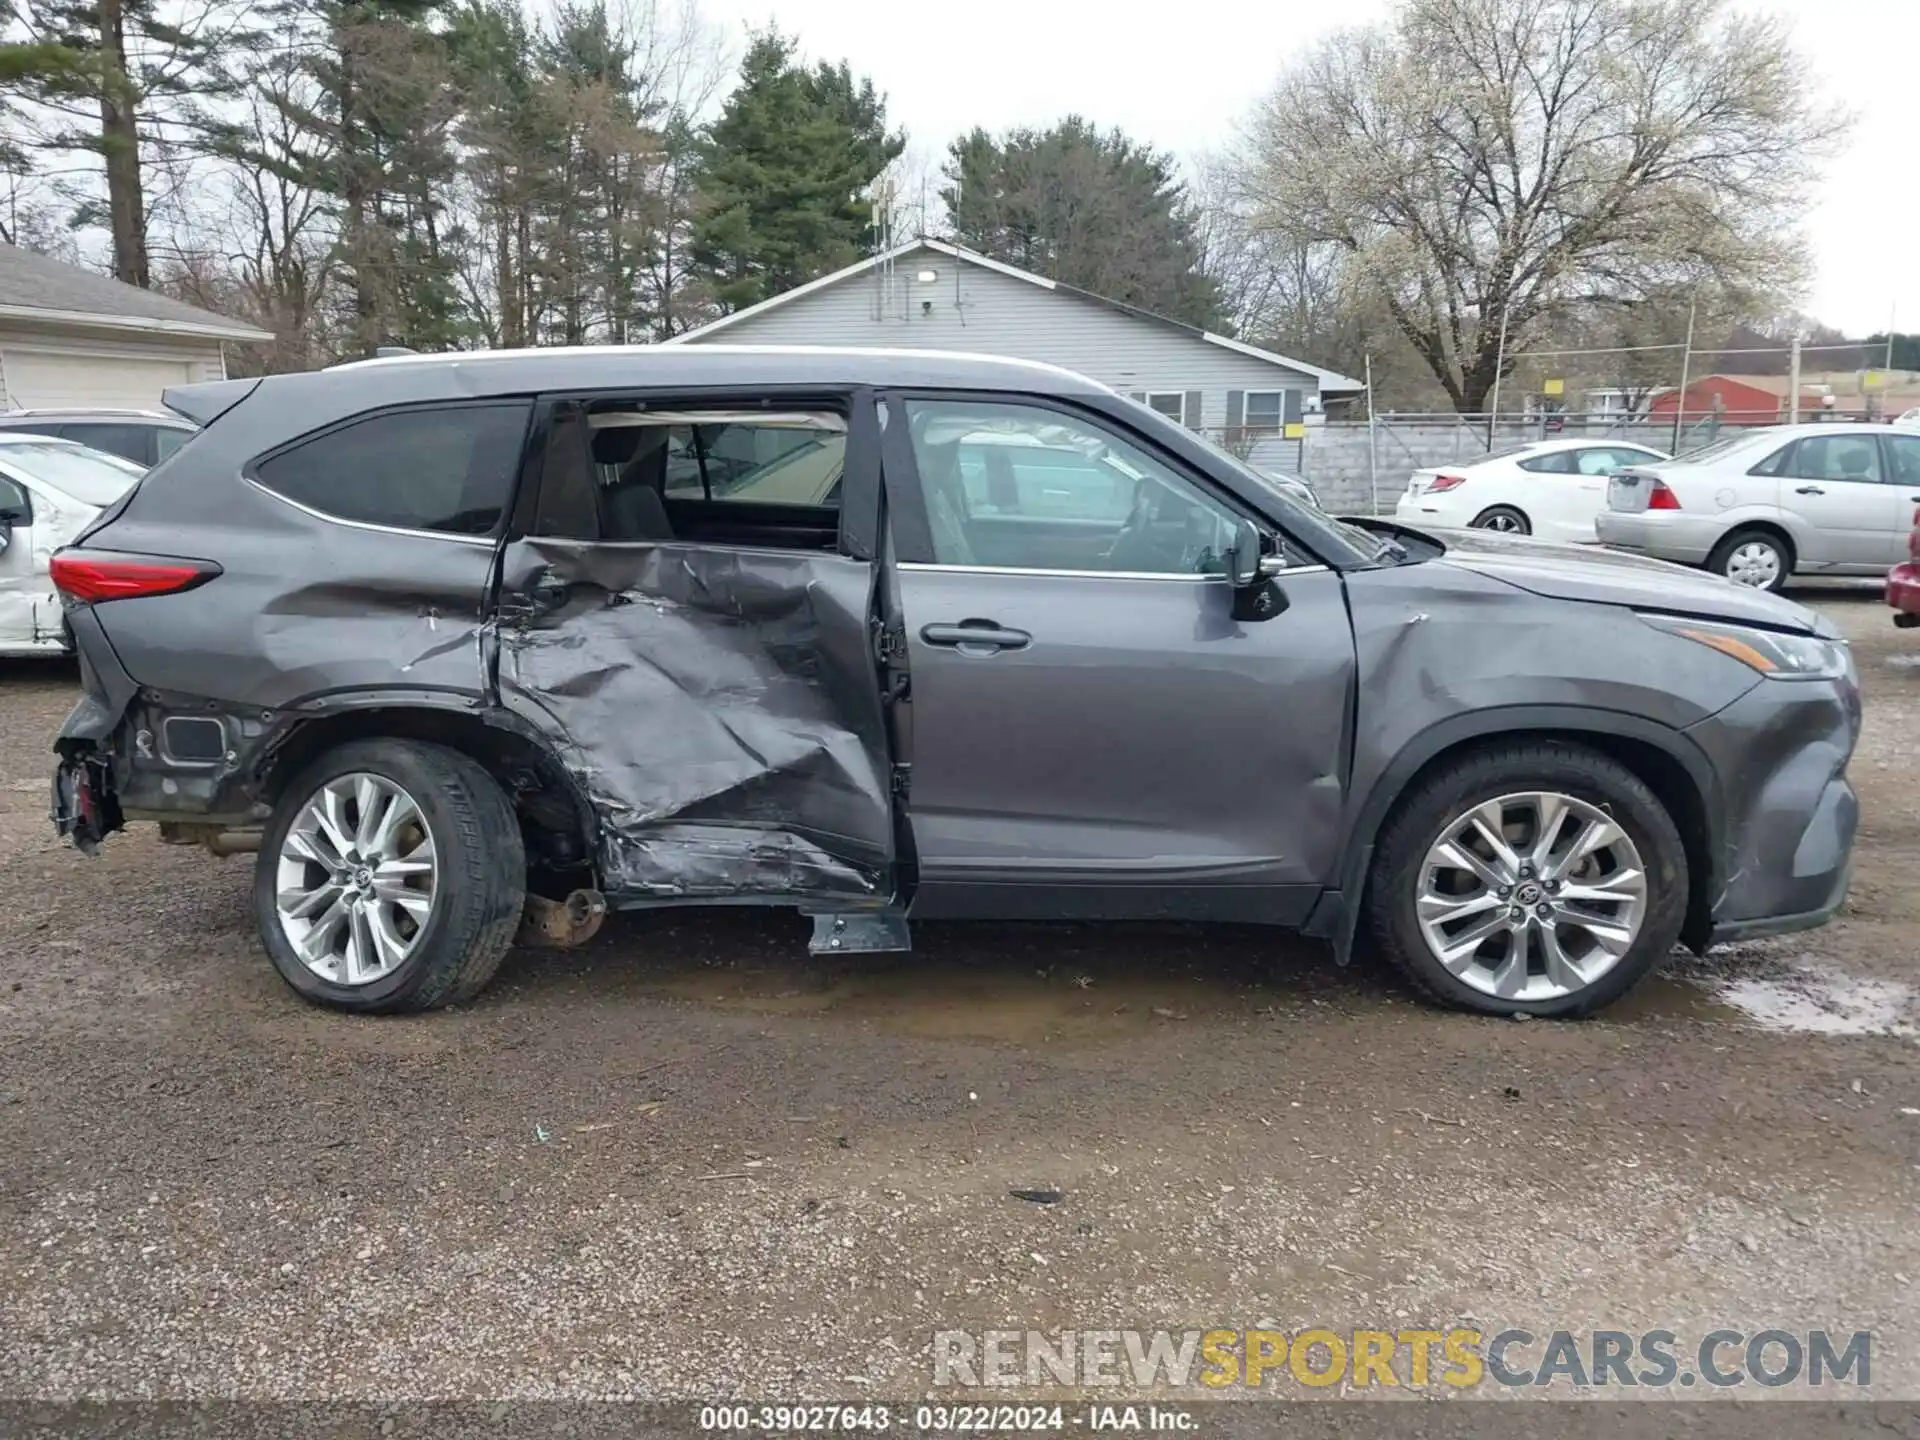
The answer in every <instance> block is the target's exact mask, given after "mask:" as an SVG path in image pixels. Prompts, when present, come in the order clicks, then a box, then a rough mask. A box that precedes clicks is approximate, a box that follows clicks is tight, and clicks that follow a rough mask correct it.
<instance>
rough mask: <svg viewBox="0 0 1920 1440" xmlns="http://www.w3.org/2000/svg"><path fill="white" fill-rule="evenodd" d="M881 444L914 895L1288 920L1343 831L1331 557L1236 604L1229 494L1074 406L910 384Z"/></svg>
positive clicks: (1026, 910) (960, 904)
mask: <svg viewBox="0 0 1920 1440" xmlns="http://www.w3.org/2000/svg"><path fill="white" fill-rule="evenodd" d="M886 439H887V457H886V458H887V494H888V503H889V507H890V510H891V513H892V516H893V541H894V545H895V548H896V551H897V553H898V554H899V556H900V560H901V563H900V564H899V565H898V567H897V576H898V586H899V600H900V606H901V613H902V618H903V620H904V630H905V640H906V648H907V660H908V665H907V668H908V671H909V676H910V696H911V699H910V701H909V708H910V709H911V712H912V714H911V725H910V730H909V733H910V735H911V750H910V753H909V756H908V759H909V762H910V788H909V800H908V807H907V808H908V814H909V816H910V819H911V827H912V834H913V841H914V846H915V849H916V852H917V856H918V863H919V875H920V888H919V891H918V895H917V898H916V900H915V903H914V909H913V913H914V914H915V915H916V916H928V915H941V914H1000V915H1021V914H1031V915H1036V916H1046V917H1074V916H1091V917H1103V916H1104V917H1114V918H1123V917H1142V916H1146V917H1152V916H1201V917H1216V918H1240V919H1251V920H1274V921H1280V922H1285V923H1294V922H1297V921H1298V920H1300V919H1301V918H1303V917H1304V915H1305V912H1306V909H1307V907H1308V906H1309V905H1310V904H1311V902H1312V900H1313V898H1314V896H1315V895H1316V894H1317V891H1318V888H1319V887H1320V886H1321V885H1323V884H1325V883H1327V882H1328V881H1329V879H1330V877H1331V876H1332V873H1333V869H1334V865H1335V856H1336V851H1337V842H1338V840H1339V838H1340V834H1341V832H1340V815H1341V811H1342V808H1343V800H1344V780H1345V767H1344V760H1345V752H1346V746H1345V738H1346V734H1347V727H1348V724H1349V719H1350V714H1351V705H1352V690H1353V669H1354V657H1353V640H1352V633H1351V628H1350V626H1349V623H1348V620H1347V614H1346V606H1345V601H1344V598H1343V596H1342V593H1341V581H1340V577H1339V576H1338V575H1336V574H1334V573H1332V572H1330V571H1328V570H1326V569H1324V568H1322V567H1320V566H1317V565H1313V564H1309V563H1304V561H1303V562H1302V563H1299V564H1297V565H1296V566H1294V567H1292V568H1290V570H1289V572H1288V573H1284V574H1282V575H1281V576H1279V577H1278V584H1279V586H1280V587H1281V589H1282V590H1283V592H1284V594H1285V597H1286V601H1287V608H1286V609H1285V610H1284V611H1283V612H1282V613H1280V614H1278V615H1276V616H1274V617H1273V618H1270V619H1267V620H1264V621H1258V622H1247V621H1241V620H1237V619H1236V618H1235V617H1234V615H1233V594H1232V590H1231V587H1230V586H1229V585H1228V583H1227V581H1226V579H1225V578H1224V575H1223V573H1222V572H1223V569H1224V566H1223V564H1222V552H1223V549H1224V546H1225V543H1226V539H1227V536H1228V535H1229V533H1230V530H1231V526H1232V524H1233V523H1234V521H1235V519H1236V518H1237V512H1236V511H1235V509H1234V508H1233V507H1232V505H1231V504H1230V503H1229V502H1228V501H1227V500H1226V499H1225V498H1224V497H1223V496H1221V495H1219V494H1217V493H1215V492H1213V491H1212V490H1210V489H1209V488H1208V487H1207V485H1206V484H1205V481H1204V478H1203V477H1200V476H1196V475H1194V474H1192V473H1190V472H1188V471H1186V470H1184V469H1183V468H1182V467H1181V466H1180V465H1179V464H1178V463H1177V462H1175V461H1174V460H1173V459H1172V457H1169V456H1166V455H1163V454H1161V453H1159V452H1157V451H1155V450H1153V449H1151V448H1150V446H1149V445H1148V443H1147V442H1146V441H1144V440H1142V439H1139V438H1137V437H1133V436H1130V435H1128V434H1125V433H1122V431H1121V430H1120V429H1119V428H1118V427H1117V426H1115V425H1113V424H1111V423H1110V422H1108V421H1107V420H1106V419H1104V418H1100V417H1096V416H1093V415H1092V414H1090V413H1087V412H1082V411H1078V410H1074V409H1071V408H1068V407H1064V406H1055V405H1052V404H1049V403H1046V402H1042V401H1038V400H1034V401H1021V402H1008V401H1006V400H1004V399H982V400H978V401H975V400H962V399H953V398H936V397H931V396H929V397H925V398H916V397H912V396H907V397H900V398H894V399H891V400H890V401H889V403H888V418H887V429H886ZM996 455H998V456H1004V457H1005V458H1006V460H1007V462H1008V468H1009V469H1010V470H1011V471H1012V476H1013V483H1012V484H1011V485H1005V484H1002V485H1001V486H1000V487H998V488H997V489H996V487H995V486H994V485H993V484H992V483H991V482H992V469H991V468H990V467H989V465H988V463H987V457H990V456H996ZM1117 491H1118V493H1116V492H1117ZM1296 558H1298V557H1296Z"/></svg>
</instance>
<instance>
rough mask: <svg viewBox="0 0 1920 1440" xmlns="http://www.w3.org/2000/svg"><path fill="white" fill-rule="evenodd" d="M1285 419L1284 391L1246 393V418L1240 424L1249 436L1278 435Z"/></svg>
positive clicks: (1285, 396)
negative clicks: (1243, 425) (1242, 424)
mask: <svg viewBox="0 0 1920 1440" xmlns="http://www.w3.org/2000/svg"><path fill="white" fill-rule="evenodd" d="M1286 417H1287V395H1286V392H1285V391H1284V390H1249V391H1247V410H1246V418H1245V420H1244V421H1243V422H1242V423H1244V424H1245V426H1246V430H1247V433H1248V434H1249V435H1278V434H1279V433H1280V429H1281V426H1282V425H1283V424H1284V423H1285V421H1286Z"/></svg>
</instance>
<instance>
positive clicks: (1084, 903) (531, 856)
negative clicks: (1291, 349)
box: [53, 346, 1860, 1015]
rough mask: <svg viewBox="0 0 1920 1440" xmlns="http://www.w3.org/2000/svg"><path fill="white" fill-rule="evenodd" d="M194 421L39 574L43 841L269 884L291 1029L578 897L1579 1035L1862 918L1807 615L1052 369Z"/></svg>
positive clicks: (796, 357) (453, 377) (546, 923)
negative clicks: (215, 864) (1767, 950)
mask: <svg viewBox="0 0 1920 1440" xmlns="http://www.w3.org/2000/svg"><path fill="white" fill-rule="evenodd" d="M168 403H169V404H170V405H171V406H172V407H173V408H174V409H175V410H177V411H178V412H180V413H181V414H183V415H185V416H187V417H188V418H189V419H191V420H193V421H194V422H195V423H197V424H199V425H201V426H203V427H204V428H203V429H202V431H201V433H200V434H199V436H198V438H197V439H196V440H195V441H194V443H193V444H192V445H190V446H188V447H186V448H185V449H183V450H181V451H180V452H179V453H178V454H177V455H175V456H173V457H172V458H170V459H168V460H166V461H164V462H163V463H162V464H161V465H160V466H159V467H158V468H156V469H155V470H154V471H152V472H151V473H150V474H149V475H148V476H147V477H146V478H145V479H144V480H143V481H142V482H141V483H140V484H139V485H138V487H136V488H135V489H134V490H133V491H132V492H131V493H130V495H129V496H128V497H127V498H126V499H125V500H124V501H123V502H121V503H120V504H119V505H117V506H115V507H114V508H112V509H111V510H109V511H108V512H106V513H105V514H104V515H103V516H102V517H101V518H100V519H99V520H98V521H97V522H96V523H95V524H94V525H93V526H92V527H91V528H90V529H89V530H88V531H87V532H86V533H85V534H84V535H82V536H81V538H80V540H79V541H78V543H77V544H76V545H75V546H74V547H73V548H70V549H68V550H65V551H63V552H61V553H60V554H59V555H58V556H56V557H55V559H54V561H53V576H54V580H55V583H56V584H57V585H58V587H59V588H60V590H61V591H62V593H63V594H64V596H65V599H66V604H67V615H68V619H69V622H70V623H71V626H72V629H73V635H74V639H75V642H76V645H77V647H78V650H79V653H80V656H81V660H82V675H83V680H84V688H85V693H84V698H83V699H82V700H81V702H80V703H79V705H78V706H77V707H76V708H75V709H74V711H73V713H72V715H71V716H70V717H69V719H68V720H67V722H66V724H65V726H64V728H63V729H62V731H61V732H60V736H59V738H58V741H57V745H56V748H57V751H58V754H59V757H60V758H59V764H58V770H57V774H56V778H55V782H54V820H55V823H56V824H57V826H58V828H59V829H60V831H61V833H63V834H65V835H67V836H70V837H71V838H72V839H73V841H74V842H75V843H76V844H78V845H79V846H80V847H81V848H82V849H84V850H89V851H90V850H93V849H94V848H96V847H97V846H98V845H99V843H100V842H101V841H102V840H103V839H104V837H105V836H106V835H107V834H108V833H109V832H111V831H114V830H117V829H119V828H120V827H121V826H122V825H123V824H124V823H125V822H127V821H129V820H151V821H157V822H159V824H160V826H161V830H162V834H163V836H164V837H165V838H167V839H170V840H174V841H182V842H190V843H204V844H206V845H207V846H209V847H210V848H212V849H213V850H214V851H215V852H216V853H221V854H231V853H234V852H239V851H257V852H258V854H257V861H256V870H255V884H254V909H255V912H256V916H257V919H258V922H259V927H260V934H261V937H262V939H263V941H264V942H265V945H266V949H267V953H268V955H269V956H270V957H271V958H272V961H273V964H274V965H275V967H276V968H277V969H278V970H279V972H280V973H281V975H282V976H284V977H285V978H286V980H287V981H288V983H289V984H291V985H292V986H293V987H294V988H295V989H296V990H298V991H299V992H300V993H301V994H302V995H304V996H306V997H308V998H309V999H312V1000H315V1001H318V1002H321V1003H324V1004H328V1005H334V1006H338V1007H340V1008H342V1009H346V1010H357V1011H397V1010H417V1009H423V1008H427V1007H431V1006H436V1005H441V1004H445V1003H447V1002H450V1001H458V1000H462V999H465V998H467V997H469V996H472V995H473V994H475V993H476V992H477V991H479V990H480V989H481V987H483V986H484V985H485V984H486V983H487V981H488V979H489V977H490V976H491V975H492V974H493V972H494V970H495V968H496V966H498V964H499V963H500V960H501V957H502V955H503V954H504V953H505V951H506V950H507V948H508V947H509V945H510V944H512V943H513V941H514V938H515V936H516V933H518V934H519V935H521V936H522V937H523V938H526V939H533V940H545V941H547V942H549V943H566V942H569V941H573V940H577V939H579V938H582V937H583V936H584V935H585V934H587V933H589V932H591V930H592V929H593V928H594V927H595V926H596V925H597V924H598V923H599V919H600V917H601V915H602V914H603V913H604V912H605V910H606V909H607V908H608V907H612V908H616V909H618V908H637V907H649V906H661V905H720V904H728V905H740V904H746V905H781V906H789V907H793V908H796V909H798V910H799V911H801V912H802V913H804V914H806V915H809V916H811V917H813V925H814V942H813V943H814V946H815V948H817V949H821V950H831V951H839V952H848V951H861V950H879V949H904V948H906V947H907V945H908V940H909V924H910V922H911V921H913V920H918V919H929V918H941V919H952V918H969V919H980V920H1000V919H1034V918H1043V919H1049V920H1056V919H1100V920H1128V919H1169V918H1172V919H1181V920H1222V921H1240V922H1258V923H1263V924H1272V925H1280V926H1289V927H1295V928H1298V929H1301V930H1304V931H1305V932H1306V933H1307V934H1309V935H1312V936H1317V937H1321V938H1323V939H1325V940H1326V941H1328V942H1329V943H1330V944H1331V946H1332V948H1333V950H1334V952H1335V953H1336V955H1337V956H1338V957H1339V958H1340V959H1342V960H1343V961H1344V960H1345V959H1346V958H1347V956H1348V955H1349V953H1350V952H1351V950H1352V949H1353V947H1354V945H1355V941H1356V936H1357V935H1359V934H1370V935H1371V937H1372V939H1373V941H1375V942H1376V943H1377V945H1378V947H1379V949H1380V950H1381V951H1382V952H1383V953H1384V954H1385V955H1386V956H1387V957H1388V958H1389V959H1391V960H1392V961H1393V963H1394V964H1396V965H1397V966H1398V967H1399V968H1400V969H1401V970H1403V971H1404V972H1405V974H1406V975H1407V977H1408V978H1409V979H1410V980H1411V981H1412V982H1413V983H1414V984H1415V985H1416V986H1418V987H1419V988H1420V989H1421V990H1422V991H1424V992H1425V993H1427V994H1428V995H1430V996H1432V997H1434V998H1436V999H1438V1000H1441V1001H1444V1002H1448V1003H1451V1004H1456V1005H1461V1006H1466V1007H1469V1008H1473V1009H1478V1010H1484V1011H1492V1012H1496V1013H1514V1012H1526V1013H1530V1014H1534V1015H1575V1014H1581V1013H1584V1012H1587V1011H1590V1010H1593V1009H1595V1008H1597V1007H1599V1006H1602V1005H1605V1004H1606V1003H1608V1002H1609V1001H1611V1000H1613V999H1615V998H1616V997H1618V996H1619V995H1620V994H1621V993H1623V992H1624V991H1625V990H1626V989H1627V988H1628V987H1629V986H1631V985H1632V984H1633V983H1634V982H1635V981H1636V980H1637V979H1639V978H1640V977H1641V976H1642V975H1644V974H1645V973H1646V972H1647V971H1648V969H1649V968H1651V967H1652V966H1653V965H1655V964H1656V963H1657V962H1658V961H1659V960H1660V958H1661V957H1662V956H1663V955H1665V954H1666V953H1667V952H1668V951H1669V950H1670V949H1671V948H1672V946H1673V945H1674V943H1675V941H1676V940H1678V941H1683V942H1685V943H1686V944H1687V945H1689V946H1691V947H1692V948H1694V949H1696V950H1699V949H1704V948H1705V947H1706V946H1708V945H1710V944H1712V943H1714V942H1715V941H1719V940H1726V939H1730V938H1734V937H1740V936H1750V935H1762V934H1769V933H1775V932H1780V931H1786V930H1793V929H1800V928H1805V927H1809V926H1813V925H1817V924H1819V923H1820V922H1822V921H1823V920H1825V919H1826V918H1827V917H1828V916H1830V915H1831V914H1832V913H1833V912H1834V910H1835V908H1836V907H1837V906H1838V905H1839V904H1840V902H1841V899H1842V897H1843V896H1844V894H1845V891H1846V885H1847V865H1848V853H1849V849H1850V847H1851V844H1852V840H1853V833H1854V825H1855V814H1856V810H1855V801H1854V796H1853V792H1852V791H1851V789H1850V788H1849V787H1848V784H1847V780H1846V766H1847V760H1848V757H1849V755H1850V754H1851V752H1852V750H1853V747H1854V742H1855V739H1856V737H1857V735H1858V732H1859V725H1860V698H1859V689H1858V684H1857V678H1856V675H1855V672H1854V669H1853V664H1852V659H1851V655H1850V652H1849V651H1848V649H1847V646H1846V645H1845V643H1844V642H1843V641H1842V640H1841V639H1840V638H1839V636H1838V634H1837V633H1836V631H1835V630H1834V629H1833V628H1832V627H1831V626H1830V625H1829V624H1828V623H1827V622H1826V621H1824V620H1821V619H1819V618H1817V617H1815V616H1814V615H1812V614H1811V613H1809V612H1808V611H1806V610H1804V609H1802V608H1800V607H1799V606H1796V605H1794V604H1791V603H1789V602H1787V601H1784V600H1781V599H1778V598H1776V597H1774V596H1771V595H1766V594H1760V593H1757V592H1754V591H1752V590H1747V589H1739V588H1735V587H1733V586H1731V585H1728V584H1726V583H1725V582H1723V581H1720V580H1718V579H1713V578H1710V577H1706V576H1701V575H1696V574H1693V573H1690V572H1686V571H1682V570H1679V569H1676V568H1673V567H1669V566H1665V565H1662V564H1659V563H1658V562H1652V561H1645V560H1639V559H1633V558H1628V557H1623V556H1613V555H1604V554H1594V553H1591V552H1574V551H1572V550H1566V549H1556V548H1553V547H1548V546H1541V545H1536V544H1533V543H1530V542H1522V541H1516V540H1509V539H1505V538H1503V537H1496V536H1491V535H1484V534H1479V533H1476V534H1473V535H1471V536H1468V535H1464V534H1462V535H1448V536H1446V537H1445V538H1442V537H1440V536H1437V535H1427V534H1423V533H1420V532H1418V531H1413V530H1408V529H1406V528H1404V527H1400V526H1397V525H1393V524H1389V523H1386V522H1382V521H1365V522H1340V521H1336V520H1332V519H1330V518H1328V517H1327V516H1325V515H1323V514H1321V513H1319V512H1318V511H1316V510H1313V509H1311V508H1309V507H1306V506H1303V505H1299V504H1297V503H1295V502H1293V501H1291V500H1289V499H1288V498H1287V496H1286V495H1284V494H1283V493H1281V492H1279V491H1278V490H1276V488H1275V487H1274V486H1272V485H1271V484H1269V483H1267V482H1266V481H1264V480H1263V479H1261V478H1260V477H1259V476H1258V475H1256V474H1255V473H1253V472H1252V471H1250V470H1248V469H1246V468H1245V467H1244V466H1242V465H1241V464H1240V463H1239V462H1238V461H1236V460H1234V459H1233V458H1232V457H1231V456H1229V455H1227V454H1226V453H1224V452H1222V451H1219V450H1216V449H1214V448H1213V447H1211V446H1210V445H1209V444H1208V443H1207V442H1206V441H1205V440H1203V439H1202V438H1201V437H1199V436H1197V435H1195V434H1194V433H1192V432H1191V431H1188V430H1185V429H1182V428H1181V427H1179V426H1178V425H1175V424H1172V423H1171V422H1169V421H1167V420H1165V419H1163V418H1162V417H1161V416H1159V415H1157V414H1155V413H1154V412H1153V411H1151V410H1149V409H1147V408H1145V407H1143V406H1141V405H1138V404H1135V403H1133V402H1132V401H1129V400H1127V399H1125V398H1123V397H1121V396H1119V395H1116V394H1114V393H1113V392H1111V391H1109V390H1108V389H1106V388H1105V387H1103V386H1101V385H1098V384H1095V383H1094V382H1092V381H1090V380H1086V379H1084V378H1081V377H1079V376H1077V375H1073V374H1070V373H1068V372H1066V371H1062V370H1058V369H1053V368H1051V367H1047V366H1042V365H1033V364H1026V363H1020V362H1014V361H1007V360H995V359H986V358H981V357H973V356H960V355H939V354H928V353H907V352H882V351H860V350H813V351H807V350H786V351H781V350H728V349H725V348H721V347H671V346H669V347H658V348H652V349H637V350H636V349H613V348H609V349H591V350H555V351H542V352H523V353H496V354H466V355H447V356H398V357H393V358H383V359H378V360H373V361H367V362H362V363H357V364H352V365H346V366H341V367H337V368H335V369H332V370H328V371H324V372H321V373H317V374H302V375H280V376H274V377H271V378H268V379H264V380H234V381H223V382H217V383H212V384H206V385H196V386H188V387H186V388H184V389H180V390H175V391H173V392H170V394H169V395H168Z"/></svg>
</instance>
